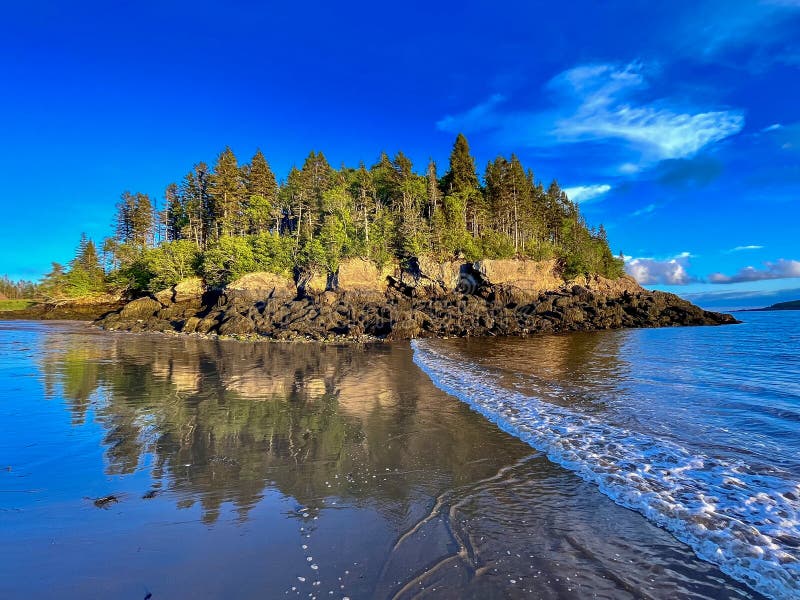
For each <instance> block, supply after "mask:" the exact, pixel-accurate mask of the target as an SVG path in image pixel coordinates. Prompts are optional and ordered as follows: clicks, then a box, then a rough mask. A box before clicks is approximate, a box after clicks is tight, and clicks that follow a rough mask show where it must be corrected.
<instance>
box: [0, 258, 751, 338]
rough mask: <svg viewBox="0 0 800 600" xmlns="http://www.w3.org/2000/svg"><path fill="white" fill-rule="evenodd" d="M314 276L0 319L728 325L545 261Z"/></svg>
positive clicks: (405, 332) (378, 330)
mask: <svg viewBox="0 0 800 600" xmlns="http://www.w3.org/2000/svg"><path fill="white" fill-rule="evenodd" d="M324 279H325V280H324V281H323V278H322V277H321V276H313V274H308V273H305V274H304V273H299V274H297V276H296V278H295V279H294V280H292V279H290V278H288V277H286V276H283V275H279V274H275V273H267V272H259V273H248V274H246V275H243V276H242V277H240V278H239V279H237V280H235V281H232V282H231V283H229V284H228V285H227V286H225V287H222V288H211V289H209V288H208V287H206V285H205V284H204V282H203V281H202V280H200V279H198V278H193V279H188V280H183V281H181V282H179V283H177V284H175V285H174V286H172V287H170V288H167V289H164V290H162V291H160V292H156V293H151V294H148V295H145V296H142V297H139V298H135V299H132V300H130V301H129V302H127V303H125V302H122V301H120V299H119V298H114V297H111V296H105V297H100V298H93V299H80V300H76V301H74V302H63V301H60V302H51V303H48V304H44V303H43V304H39V305H36V306H33V307H29V308H27V309H25V310H22V311H8V312H5V313H0V317H2V318H6V319H37V320H40V319H41V320H50V319H74V320H82V321H92V322H93V323H95V324H96V325H98V326H99V327H101V328H103V329H108V330H115V331H116V330H119V331H130V332H142V331H149V332H162V333H167V332H168V333H174V334H177V333H181V334H192V335H199V336H208V337H221V338H234V339H239V340H243V341H257V340H262V339H270V340H277V341H291V340H302V341H322V342H326V343H339V342H349V343H373V342H381V341H392V340H410V339H416V338H466V337H501V336H512V337H526V336H530V335H535V334H538V333H563V332H569V331H595V330H606V329H622V328H642V327H645V328H650V327H671V326H687V325H724V324H735V323H738V322H739V321H738V320H737V319H736V318H735V317H733V316H732V315H730V314H723V313H716V312H711V311H706V310H703V309H702V308H700V307H698V306H695V305H693V304H691V303H690V302H688V301H686V300H684V299H682V298H680V297H678V296H676V295H674V294H670V293H667V292H661V291H653V290H647V289H645V288H643V287H641V286H640V285H639V284H638V283H637V282H636V281H635V280H634V279H633V278H631V277H629V276H622V277H619V278H618V279H606V278H604V277H602V276H600V275H596V274H594V275H583V276H579V277H576V278H574V279H572V280H569V281H565V280H564V279H563V278H562V277H561V275H560V273H559V271H558V268H557V266H556V264H555V263H554V262H552V261H549V262H548V261H544V262H535V261H524V260H495V261H489V260H484V261H479V262H476V263H460V262H458V261H451V262H441V263H437V262H425V261H422V262H421V263H420V262H417V263H411V266H405V267H402V266H400V265H397V266H396V267H395V269H394V270H391V269H386V268H384V269H378V268H377V267H376V265H374V264H373V263H371V262H369V261H364V260H359V259H355V260H351V261H349V262H346V263H342V264H341V265H340V266H339V267H338V269H337V271H336V274H335V277H330V276H328V277H326V278H324Z"/></svg>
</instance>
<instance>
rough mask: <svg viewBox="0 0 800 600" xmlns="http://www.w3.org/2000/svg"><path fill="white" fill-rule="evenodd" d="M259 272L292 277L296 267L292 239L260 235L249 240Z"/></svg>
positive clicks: (273, 235) (275, 235)
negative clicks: (293, 269)
mask: <svg viewBox="0 0 800 600" xmlns="http://www.w3.org/2000/svg"><path fill="white" fill-rule="evenodd" d="M248 242H249V243H250V247H251V248H252V251H253V260H254V261H255V265H256V270H257V271H269V272H270V273H278V274H280V275H291V273H292V268H293V267H294V263H295V261H294V253H293V251H294V242H293V240H292V238H290V237H287V236H281V235H278V234H277V233H260V234H257V235H253V236H250V237H249V238H248Z"/></svg>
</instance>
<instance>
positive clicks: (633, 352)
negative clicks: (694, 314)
mask: <svg viewBox="0 0 800 600" xmlns="http://www.w3.org/2000/svg"><path fill="white" fill-rule="evenodd" d="M744 318H745V319H746V323H744V324H742V325H738V326H735V327H723V328H680V329H658V330H628V331H615V332H597V333H587V334H574V335H568V336H540V337H537V338H534V339H529V340H490V341H485V340H484V341H476V340H458V341H454V340H446V341H418V342H414V343H413V346H414V348H415V350H416V354H415V361H416V362H417V364H419V365H420V366H421V367H422V368H423V369H425V370H426V372H428V373H429V375H430V376H431V378H432V379H433V380H434V381H436V383H437V384H438V385H439V387H441V388H442V389H444V390H447V391H450V392H451V393H453V395H455V396H458V397H459V398H461V399H462V400H464V401H465V402H466V403H467V404H469V405H470V406H472V407H473V408H474V409H475V410H476V411H478V412H480V413H481V414H483V415H484V416H486V417H487V418H488V419H489V420H491V421H493V422H495V423H496V424H497V425H498V426H499V427H500V428H502V429H503V430H505V431H508V432H509V433H511V434H512V435H514V436H516V437H518V438H520V439H522V440H524V441H526V442H527V443H529V444H530V445H531V446H532V447H533V448H535V449H537V450H540V451H543V452H545V453H546V454H547V456H548V457H549V458H550V459H551V460H553V461H554V462H556V463H558V464H561V465H563V466H564V467H566V468H568V469H570V470H571V471H574V472H575V473H577V474H578V475H580V476H581V477H582V478H583V479H585V480H586V481H589V482H593V483H595V484H597V486H598V487H599V489H600V490H601V491H602V492H603V493H604V494H606V495H607V496H608V497H610V498H612V499H614V500H615V501H616V502H617V503H619V504H621V505H623V506H626V507H629V508H632V509H634V510H636V511H638V512H640V513H641V514H643V515H644V516H646V517H647V518H648V519H650V520H651V521H652V522H654V523H657V524H659V525H660V526H662V527H664V528H665V529H667V530H669V531H670V532H672V533H673V534H674V535H675V536H676V537H677V538H679V539H681V540H683V541H685V542H687V543H688V544H690V545H691V547H692V548H693V549H694V550H695V552H696V553H697V554H698V555H699V556H701V557H703V558H705V559H707V560H709V561H711V562H713V563H715V564H717V565H719V566H720V567H721V568H722V569H723V570H724V571H725V572H726V573H728V574H730V575H732V576H734V577H736V578H737V579H739V580H740V581H743V582H745V583H747V584H748V585H749V586H750V587H751V588H753V589H756V590H759V591H761V592H762V593H764V594H766V595H768V596H771V597H775V598H797V597H800V362H798V359H797V356H796V351H797V348H798V347H800V313H750V314H747V315H745V317H744Z"/></svg>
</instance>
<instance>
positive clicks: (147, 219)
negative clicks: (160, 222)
mask: <svg viewBox="0 0 800 600" xmlns="http://www.w3.org/2000/svg"><path fill="white" fill-rule="evenodd" d="M153 215H154V212H153V203H152V202H151V201H150V196H148V195H147V194H141V193H136V194H132V193H131V192H123V193H122V196H121V198H120V202H119V203H118V204H117V217H116V232H117V240H118V241H119V242H120V243H123V244H131V245H133V246H136V247H137V248H146V247H148V246H152V245H153V243H154V241H155V240H154V237H155V233H154V226H155V222H154V219H153Z"/></svg>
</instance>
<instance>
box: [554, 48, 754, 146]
mask: <svg viewBox="0 0 800 600" xmlns="http://www.w3.org/2000/svg"><path fill="white" fill-rule="evenodd" d="M642 71H643V69H642V67H641V65H639V64H636V63H632V64H629V65H627V66H625V67H619V66H618V65H613V64H602V65H591V66H580V67H576V68H574V69H570V70H569V71H565V72H564V73H562V74H561V75H559V76H558V77H556V78H555V79H553V81H551V83H550V86H551V87H552V88H554V89H556V90H559V91H560V92H561V94H562V95H563V96H565V97H567V98H569V97H572V98H576V99H578V101H579V104H578V107H577V110H575V112H574V114H571V115H569V116H566V117H564V118H562V119H560V120H558V121H557V123H556V127H555V130H554V134H555V135H556V137H558V138H559V139H561V140H564V141H583V140H603V139H620V140H625V141H627V142H628V143H630V144H631V145H633V146H634V147H636V148H638V149H639V150H640V151H641V152H642V153H644V154H646V155H649V156H651V157H653V158H655V159H658V160H664V159H675V158H685V157H688V156H693V155H694V154H695V153H696V152H697V151H698V150H700V149H701V148H703V147H704V146H707V145H708V144H711V143H713V142H716V141H719V140H722V139H724V138H726V137H729V136H731V135H733V134H735V133H738V132H739V131H740V130H741V129H742V127H743V126H744V116H743V115H742V114H741V113H740V112H738V111H726V110H723V111H703V110H697V109H688V110H684V111H681V110H679V109H677V107H675V108H673V107H672V106H671V104H672V103H671V102H669V101H668V100H659V101H655V102H652V103H650V104H643V103H637V102H636V101H635V99H634V98H633V96H634V93H635V92H637V91H640V90H643V89H645V88H647V80H646V79H645V76H644V74H643V72H642Z"/></svg>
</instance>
